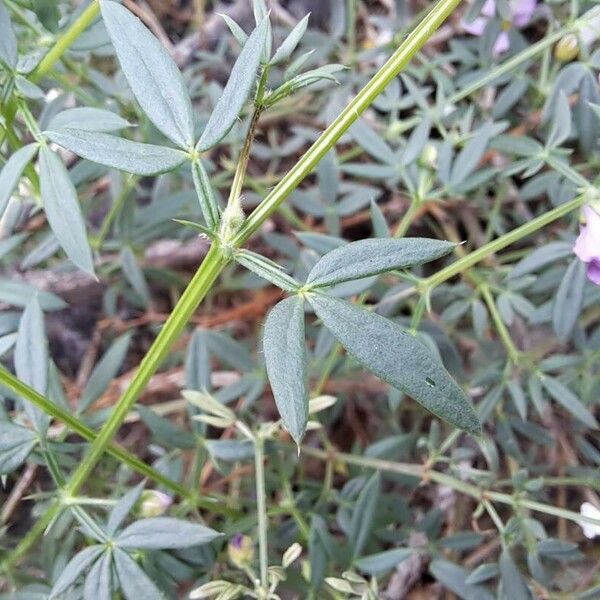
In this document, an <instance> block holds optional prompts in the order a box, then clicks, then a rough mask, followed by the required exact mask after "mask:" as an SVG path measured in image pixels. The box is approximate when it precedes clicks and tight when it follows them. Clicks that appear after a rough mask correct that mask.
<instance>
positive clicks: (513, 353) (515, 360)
mask: <svg viewBox="0 0 600 600" xmlns="http://www.w3.org/2000/svg"><path fill="white" fill-rule="evenodd" d="M479 291H480V292H481V296H482V297H483V299H484V301H485V303H486V304H487V307H488V310H489V311H490V314H491V315H492V320H493V321H494V325H495V327H496V331H497V332H498V335H499V336H500V339H501V340H502V343H503V344H504V348H505V349H506V353H507V354H508V358H509V360H510V362H511V363H512V364H513V365H518V364H519V361H520V358H521V353H520V352H519V350H518V349H517V347H516V346H515V344H514V342H513V341H512V338H511V337H510V333H509V332H508V329H507V328H506V325H505V324H504V321H503V320H502V317H501V316H500V313H499V312H498V307H497V306H496V302H495V301H494V298H493V296H492V292H491V291H490V288H489V286H488V285H487V283H483V284H481V285H480V286H479Z"/></svg>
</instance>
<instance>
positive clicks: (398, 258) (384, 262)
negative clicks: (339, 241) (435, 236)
mask: <svg viewBox="0 0 600 600" xmlns="http://www.w3.org/2000/svg"><path fill="white" fill-rule="evenodd" d="M455 246H456V244H453V243H452V242H446V241H442V240H430V239H427V238H403V239H400V240H395V239H391V238H378V239H367V240H360V241H358V242H352V243H350V244H347V245H344V246H340V247H339V248H336V249H335V250H332V251H331V252H328V253H327V254H326V255H325V256H324V257H323V258H321V260H319V262H318V263H317V264H316V265H315V266H314V267H313V268H312V270H311V272H310V273H309V274H308V278H307V280H306V283H307V284H308V285H309V286H310V287H324V286H329V285H334V284H336V283H342V282H344V281H350V280H352V279H361V278H363V277H369V276H371V275H377V274H379V273H384V272H386V271H391V270H393V269H403V268H405V267H409V266H412V265H417V264H421V263H425V262H429V261H431V260H435V259H436V258H440V257H441V256H444V255H445V254H448V253H449V252H451V251H452V249H453V248H454V247H455Z"/></svg>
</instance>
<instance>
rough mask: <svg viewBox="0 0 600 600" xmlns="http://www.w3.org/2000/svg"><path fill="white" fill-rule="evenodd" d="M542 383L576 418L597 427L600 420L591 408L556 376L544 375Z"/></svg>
mask: <svg viewBox="0 0 600 600" xmlns="http://www.w3.org/2000/svg"><path fill="white" fill-rule="evenodd" d="M542 385H543V386H544V388H546V391H547V392H548V393H549V394H550V396H552V398H554V400H556V402H558V403H559V404H560V405H561V406H562V407H563V408H565V409H566V410H567V411H569V412H570V413H571V414H572V415H573V416H574V417H575V418H576V419H578V420H579V421H581V422H582V423H584V424H585V425H587V426H588V427H591V428H594V429H597V428H598V426H599V425H598V421H597V420H596V418H595V417H594V415H593V414H592V413H591V412H590V410H589V409H588V408H587V406H585V405H584V404H583V403H582V402H581V400H579V398H577V396H576V395H575V394H574V393H573V392H572V391H571V390H570V389H569V388H568V387H567V386H565V385H563V384H562V383H561V382H560V381H559V380H558V379H555V378H554V377H549V376H547V375H546V376H544V377H542Z"/></svg>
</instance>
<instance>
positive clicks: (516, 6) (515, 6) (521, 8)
mask: <svg viewBox="0 0 600 600" xmlns="http://www.w3.org/2000/svg"><path fill="white" fill-rule="evenodd" d="M508 4H509V6H510V12H511V20H510V23H507V25H508V26H511V25H512V26H513V27H517V28H518V29H522V28H523V27H526V26H527V25H528V24H529V22H530V21H531V17H532V16H533V13H534V11H535V9H536V6H537V0H509V2H508ZM495 14H496V2H495V0H486V2H485V4H484V5H483V7H482V8H481V14H480V16H479V17H477V18H476V19H474V20H473V21H471V22H470V23H467V22H465V21H463V22H462V27H463V29H464V30H465V31H467V32H468V33H470V34H471V35H476V36H482V35H483V32H484V30H485V27H486V25H487V24H488V21H489V20H490V19H492V18H493V17H494V16H495ZM509 47H510V41H509V38H508V31H502V32H501V33H500V35H499V36H498V39H497V40H496V43H495V44H494V54H502V53H503V52H506V51H507V50H508V48H509Z"/></svg>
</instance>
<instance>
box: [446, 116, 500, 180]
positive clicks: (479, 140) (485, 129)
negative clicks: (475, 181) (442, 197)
mask: <svg viewBox="0 0 600 600" xmlns="http://www.w3.org/2000/svg"><path fill="white" fill-rule="evenodd" d="M492 132H493V125H492V124H490V123H486V124H485V125H482V126H481V127H480V128H479V129H478V130H477V132H476V133H475V135H474V136H473V137H472V138H471V139H470V140H469V141H468V142H467V143H466V144H465V146H464V148H463V149H462V150H461V151H460V152H459V153H458V156H457V157H456V159H455V160H454V164H453V165H452V171H451V174H450V182H449V184H448V185H449V186H450V187H451V188H454V187H456V186H458V185H459V184H461V183H463V181H464V180H465V179H466V178H467V177H468V176H469V175H471V173H473V171H474V170H475V168H476V167H477V164H478V163H479V161H480V160H481V157H482V156H483V153H484V152H485V149H486V148H487V145H488V143H489V141H490V139H491V137H492Z"/></svg>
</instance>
